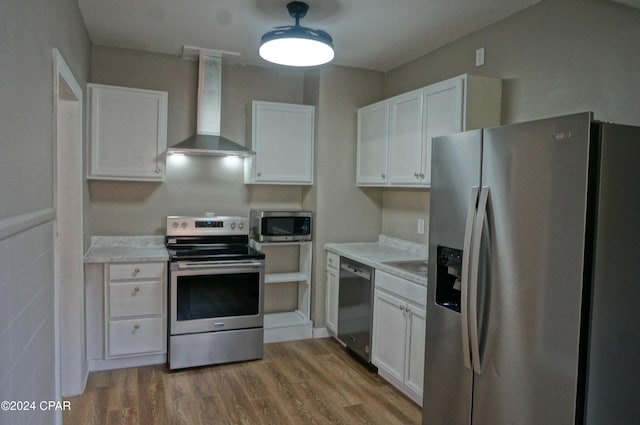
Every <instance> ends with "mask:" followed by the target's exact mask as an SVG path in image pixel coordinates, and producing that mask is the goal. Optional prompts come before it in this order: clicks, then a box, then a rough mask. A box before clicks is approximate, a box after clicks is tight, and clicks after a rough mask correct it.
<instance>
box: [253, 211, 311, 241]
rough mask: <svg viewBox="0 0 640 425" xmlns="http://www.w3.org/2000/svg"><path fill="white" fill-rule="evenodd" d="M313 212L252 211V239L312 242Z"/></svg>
mask: <svg viewBox="0 0 640 425" xmlns="http://www.w3.org/2000/svg"><path fill="white" fill-rule="evenodd" d="M312 215H313V214H312V212H311V211H282V210H251V212H250V214H249V221H250V234H251V238H252V239H253V240H255V241H258V242H298V241H310V240H311V218H312Z"/></svg>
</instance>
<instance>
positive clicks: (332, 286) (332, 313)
mask: <svg viewBox="0 0 640 425" xmlns="http://www.w3.org/2000/svg"><path fill="white" fill-rule="evenodd" d="M338 273H339V272H338V271H337V270H336V269H333V268H331V267H327V294H326V296H327V303H326V314H327V318H326V322H327V329H328V330H329V332H331V333H332V334H333V335H338Z"/></svg>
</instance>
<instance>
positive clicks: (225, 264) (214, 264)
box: [178, 261, 264, 269]
mask: <svg viewBox="0 0 640 425" xmlns="http://www.w3.org/2000/svg"><path fill="white" fill-rule="evenodd" d="M230 266H232V267H263V266H264V264H263V263H260V262H257V261H251V262H238V261H198V262H194V263H178V269H211V268H216V269H217V268H229V267H230Z"/></svg>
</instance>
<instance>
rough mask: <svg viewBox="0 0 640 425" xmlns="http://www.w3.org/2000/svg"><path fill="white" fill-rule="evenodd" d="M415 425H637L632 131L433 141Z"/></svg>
mask: <svg viewBox="0 0 640 425" xmlns="http://www.w3.org/2000/svg"><path fill="white" fill-rule="evenodd" d="M432 156H433V160H432V176H431V181H432V183H431V198H430V205H431V210H430V223H429V275H428V278H429V280H428V281H429V287H428V293H429V300H428V302H429V304H428V306H427V331H426V354H425V385H424V405H423V424H424V425H438V424H442V425H469V424H471V425H507V424H509V425H511V424H517V425H573V424H588V425H613V424H615V425H631V424H634V425H637V424H640V313H639V312H640V128H635V127H629V126H622V125H613V124H605V123H598V122H595V121H593V119H592V115H591V113H582V114H575V115H568V116H564V117H558V118H551V119H544V120H538V121H532V122H526V123H520V124H514V125H508V126H503V127H497V128H492V129H485V130H476V131H470V132H465V133H459V134H455V135H451V136H445V137H439V138H435V139H434V140H433V148H432Z"/></svg>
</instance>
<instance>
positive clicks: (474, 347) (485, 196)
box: [468, 186, 489, 375]
mask: <svg viewBox="0 0 640 425" xmlns="http://www.w3.org/2000/svg"><path fill="white" fill-rule="evenodd" d="M488 200H489V187H487V186H484V187H483V188H482V190H480V199H479V200H478V213H477V214H476V219H475V224H474V226H473V228H474V229H473V230H474V235H473V236H472V239H473V245H472V248H471V271H470V273H469V289H468V290H469V331H470V334H471V338H470V339H471V358H472V360H473V371H474V372H475V373H476V374H478V375H482V369H481V362H480V343H479V335H478V333H479V332H478V275H479V269H480V242H481V240H482V232H483V230H484V222H485V218H486V216H487V202H488Z"/></svg>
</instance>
